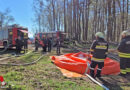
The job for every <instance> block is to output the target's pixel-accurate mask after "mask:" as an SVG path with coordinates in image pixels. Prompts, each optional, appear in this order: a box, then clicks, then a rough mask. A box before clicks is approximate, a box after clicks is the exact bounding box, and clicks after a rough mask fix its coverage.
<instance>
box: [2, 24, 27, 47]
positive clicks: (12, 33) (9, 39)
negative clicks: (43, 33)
mask: <svg viewBox="0 0 130 90" xmlns="http://www.w3.org/2000/svg"><path fill="white" fill-rule="evenodd" d="M19 36H20V37H21V39H22V40H23V39H27V38H28V28H24V27H22V26H18V25H12V26H8V27H6V29H4V30H0V46H4V47H7V46H9V47H15V46H16V42H15V41H16V39H17V38H18V37H19Z"/></svg>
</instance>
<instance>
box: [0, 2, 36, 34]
mask: <svg viewBox="0 0 130 90" xmlns="http://www.w3.org/2000/svg"><path fill="white" fill-rule="evenodd" d="M32 3H33V0H0V11H2V12H4V10H5V9H6V8H9V9H10V10H11V13H10V15H12V16H13V17H14V18H15V22H14V23H16V24H20V25H21V26H24V27H28V29H29V32H31V30H32V25H33V21H32V18H33V16H34V13H33V10H32Z"/></svg>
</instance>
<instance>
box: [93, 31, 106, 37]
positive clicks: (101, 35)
mask: <svg viewBox="0 0 130 90" xmlns="http://www.w3.org/2000/svg"><path fill="white" fill-rule="evenodd" d="M95 36H97V37H100V38H104V35H103V33H102V32H97V33H96V34H95Z"/></svg>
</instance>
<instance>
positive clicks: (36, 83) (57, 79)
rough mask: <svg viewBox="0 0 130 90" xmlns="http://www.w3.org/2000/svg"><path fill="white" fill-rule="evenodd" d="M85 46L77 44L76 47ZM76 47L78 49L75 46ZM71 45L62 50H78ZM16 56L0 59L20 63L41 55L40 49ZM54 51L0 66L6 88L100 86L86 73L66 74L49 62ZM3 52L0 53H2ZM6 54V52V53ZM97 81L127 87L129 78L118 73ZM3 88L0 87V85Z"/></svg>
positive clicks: (82, 89)
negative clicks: (76, 76)
mask: <svg viewBox="0 0 130 90" xmlns="http://www.w3.org/2000/svg"><path fill="white" fill-rule="evenodd" d="M76 48H79V49H81V50H85V48H82V47H80V46H78V47H76ZM79 49H78V50H79ZM78 50H77V51H76V49H75V48H71V49H67V48H65V49H62V54H64V53H69V52H78ZM29 51H30V53H29V54H27V55H23V56H20V57H13V58H11V60H10V59H7V60H4V62H3V61H1V62H0V64H1V63H6V64H11V63H16V64H21V63H22V64H24V63H29V62H32V61H33V60H36V59H38V58H39V56H42V55H43V54H41V52H40V50H39V52H38V53H36V52H32V49H30V50H29ZM55 52H56V51H55V50H53V51H52V52H51V53H48V54H44V56H43V57H42V58H41V59H40V60H39V61H38V62H37V63H35V64H33V65H28V66H11V65H8V66H3V65H1V66H0V75H3V76H4V79H5V81H6V82H7V84H8V85H7V86H10V87H8V88H11V90H103V89H102V88H101V87H100V86H98V85H97V84H95V83H94V82H92V81H91V80H90V79H89V78H88V77H82V78H81V77H80V78H67V77H65V76H63V75H62V73H61V72H60V71H59V69H57V67H56V66H55V65H54V64H53V63H51V60H50V56H52V55H56V53H55ZM4 55H5V54H3V55H2V56H4ZM7 56H9V54H8V55H7ZM102 78H103V80H98V79H97V80H98V81H99V82H101V83H103V84H105V86H107V87H108V88H110V90H130V78H129V77H128V78H123V77H120V76H103V77H102ZM1 90H4V89H1Z"/></svg>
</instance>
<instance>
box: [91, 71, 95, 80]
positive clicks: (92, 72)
mask: <svg viewBox="0 0 130 90" xmlns="http://www.w3.org/2000/svg"><path fill="white" fill-rule="evenodd" d="M90 76H91V77H92V78H94V79H95V77H94V70H90Z"/></svg>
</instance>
